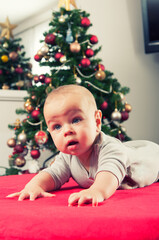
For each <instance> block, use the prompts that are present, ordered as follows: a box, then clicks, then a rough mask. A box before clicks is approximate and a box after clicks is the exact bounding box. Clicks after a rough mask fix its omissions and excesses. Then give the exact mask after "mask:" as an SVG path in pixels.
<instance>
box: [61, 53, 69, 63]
mask: <svg viewBox="0 0 159 240" xmlns="http://www.w3.org/2000/svg"><path fill="white" fill-rule="evenodd" d="M66 61H67V59H66V56H65V55H63V56H62V57H61V58H60V62H61V63H65V62H66Z"/></svg>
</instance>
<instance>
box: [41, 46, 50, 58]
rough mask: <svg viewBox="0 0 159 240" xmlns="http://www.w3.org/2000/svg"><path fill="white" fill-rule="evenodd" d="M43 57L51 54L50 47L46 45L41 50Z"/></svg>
mask: <svg viewBox="0 0 159 240" xmlns="http://www.w3.org/2000/svg"><path fill="white" fill-rule="evenodd" d="M40 51H41V54H42V56H44V55H46V54H47V53H48V52H49V47H48V46H47V45H46V44H45V45H44V46H42V47H41V48H40Z"/></svg>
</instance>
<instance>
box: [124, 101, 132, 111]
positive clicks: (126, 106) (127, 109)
mask: <svg viewBox="0 0 159 240" xmlns="http://www.w3.org/2000/svg"><path fill="white" fill-rule="evenodd" d="M131 110H132V107H131V105H130V104H128V103H125V111H126V112H131Z"/></svg>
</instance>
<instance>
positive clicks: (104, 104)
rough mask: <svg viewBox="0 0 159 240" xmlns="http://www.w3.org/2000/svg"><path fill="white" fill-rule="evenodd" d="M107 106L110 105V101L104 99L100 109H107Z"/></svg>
mask: <svg viewBox="0 0 159 240" xmlns="http://www.w3.org/2000/svg"><path fill="white" fill-rule="evenodd" d="M107 107H108V103H107V102H106V101H104V102H103V103H102V104H101V106H100V109H101V110H106V109H107Z"/></svg>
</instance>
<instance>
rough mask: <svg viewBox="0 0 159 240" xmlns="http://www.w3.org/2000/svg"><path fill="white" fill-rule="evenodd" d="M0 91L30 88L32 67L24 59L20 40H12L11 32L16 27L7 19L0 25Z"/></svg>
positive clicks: (27, 59)
mask: <svg viewBox="0 0 159 240" xmlns="http://www.w3.org/2000/svg"><path fill="white" fill-rule="evenodd" d="M0 26H1V27H2V31H1V36H0V89H9V88H10V89H27V88H28V87H29V86H30V82H31V79H32V78H33V76H32V74H31V68H32V65H31V64H30V63H29V62H28V61H29V58H25V52H24V51H23V49H24V46H23V45H21V44H20V41H21V39H20V38H18V39H13V34H12V30H13V29H14V28H15V27H16V25H14V24H10V21H9V19H8V18H7V19H6V22H5V23H0Z"/></svg>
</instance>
